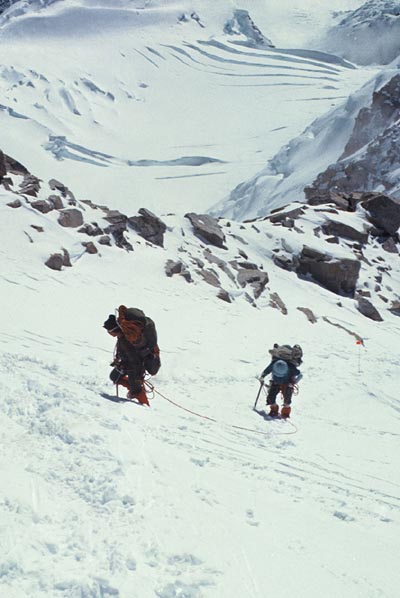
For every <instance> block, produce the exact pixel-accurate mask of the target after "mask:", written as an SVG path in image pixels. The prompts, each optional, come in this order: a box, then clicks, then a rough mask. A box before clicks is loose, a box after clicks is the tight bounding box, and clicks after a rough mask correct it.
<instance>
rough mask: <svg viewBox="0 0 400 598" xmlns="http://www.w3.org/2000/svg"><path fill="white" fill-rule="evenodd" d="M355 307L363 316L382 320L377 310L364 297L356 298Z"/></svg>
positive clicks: (377, 320) (376, 320)
mask: <svg viewBox="0 0 400 598" xmlns="http://www.w3.org/2000/svg"><path fill="white" fill-rule="evenodd" d="M357 309H358V311H359V312H360V313H361V314H362V315H363V316H365V317H367V318H369V319H370V320H374V321H375V322H383V318H382V316H381V315H380V313H379V311H378V310H377V309H376V307H374V306H373V305H372V303H371V302H370V301H368V299H365V297H359V298H358V300H357Z"/></svg>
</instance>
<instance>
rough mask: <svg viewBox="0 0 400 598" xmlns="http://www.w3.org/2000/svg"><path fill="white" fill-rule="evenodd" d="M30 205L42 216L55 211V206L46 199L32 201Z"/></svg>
mask: <svg viewBox="0 0 400 598" xmlns="http://www.w3.org/2000/svg"><path fill="white" fill-rule="evenodd" d="M30 205H31V206H32V208H34V209H35V210H38V212H41V213H42V214H47V213H48V212H51V211H52V210H53V209H54V207H53V205H52V204H51V203H50V202H48V201H46V200H44V199H36V200H35V201H31V204H30Z"/></svg>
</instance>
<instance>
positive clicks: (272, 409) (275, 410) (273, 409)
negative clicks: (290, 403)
mask: <svg viewBox="0 0 400 598" xmlns="http://www.w3.org/2000/svg"><path fill="white" fill-rule="evenodd" d="M269 408H270V412H269V413H268V415H269V416H270V417H277V416H278V415H279V406H278V405H276V403H274V404H273V405H270V406H269Z"/></svg>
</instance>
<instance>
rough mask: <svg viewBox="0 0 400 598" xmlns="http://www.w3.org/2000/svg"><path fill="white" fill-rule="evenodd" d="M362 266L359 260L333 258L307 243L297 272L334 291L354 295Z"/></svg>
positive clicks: (339, 293)
mask: <svg viewBox="0 0 400 598" xmlns="http://www.w3.org/2000/svg"><path fill="white" fill-rule="evenodd" d="M360 267H361V264H360V262H359V261H358V260H353V259H346V258H343V259H338V258H333V257H332V256H331V255H327V254H324V253H321V252H319V251H317V250H316V249H312V248H310V247H307V246H306V245H305V246H304V247H303V249H302V252H301V254H300V255H299V256H298V265H297V267H296V272H297V274H298V275H300V276H301V277H305V278H308V277H311V278H312V279H313V280H315V281H316V282H318V283H319V284H320V285H321V286H323V287H325V288H326V289H328V290H329V291H332V292H333V293H336V294H338V295H350V296H351V297H353V296H354V292H355V289H356V284H357V280H358V274H359V272H360Z"/></svg>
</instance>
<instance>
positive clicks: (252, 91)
mask: <svg viewBox="0 0 400 598" xmlns="http://www.w3.org/2000/svg"><path fill="white" fill-rule="evenodd" d="M245 4H246V3H245ZM251 4H252V3H249V2H248V3H247V5H248V6H247V7H246V10H248V13H249V15H248V17H247V16H245V15H244V13H243V12H241V13H239V14H240V15H241V17H240V19H239V21H240V22H239V21H238V12H237V11H238V8H237V7H236V6H235V5H234V4H233V3H232V2H230V1H228V0H227V1H226V2H225V1H223V2H215V3H204V2H201V1H199V0H196V1H191V0H184V1H183V0H182V1H180V2H155V1H152V2H147V3H146V2H143V1H141V2H139V1H136V2H131V1H128V0H124V1H122V0H121V1H120V2H118V3H115V2H111V1H110V0H107V1H105V0H102V1H101V2H100V1H97V0H96V1H95V0H85V1H83V0H82V1H75V2H72V3H71V2H60V1H57V2H53V3H51V4H50V5H48V6H47V5H45V3H38V2H34V3H31V4H28V5H27V4H26V3H22V5H21V3H16V4H15V5H13V7H12V8H11V9H10V11H8V12H6V13H4V14H3V17H2V19H1V18H0V43H1V47H2V64H1V67H0V93H1V98H2V99H1V101H0V122H1V127H2V143H1V148H2V149H3V151H5V152H6V153H8V154H9V155H11V156H15V157H18V159H19V160H21V161H22V162H23V163H24V164H26V165H27V167H28V168H29V169H30V170H31V171H32V172H35V174H36V175H37V176H39V177H41V178H43V179H44V180H46V179H47V180H49V179H50V178H57V179H60V180H62V181H64V182H65V184H67V185H68V186H70V187H71V188H72V187H73V188H74V190H75V192H76V193H77V195H78V196H80V197H82V198H85V199H89V200H91V201H94V202H96V203H106V204H109V198H110V197H113V204H114V206H115V207H116V208H119V209H121V210H125V208H126V204H127V202H128V203H129V206H130V207H131V208H135V209H138V208H140V207H142V206H146V207H148V208H149V209H152V210H154V211H156V212H159V211H160V210H159V206H160V205H165V209H166V210H171V211H179V212H180V213H185V212H186V211H187V210H188V209H192V210H195V211H199V212H200V211H205V210H207V209H208V208H209V207H211V206H212V205H214V204H215V203H216V202H217V201H219V200H221V199H223V198H224V197H225V196H226V195H227V194H228V193H229V192H230V191H231V189H232V188H233V187H235V186H236V185H237V184H239V183H241V182H242V181H244V180H246V179H248V178H249V177H251V176H253V175H254V173H255V172H257V171H258V170H259V169H260V168H261V167H262V166H263V165H264V164H265V163H266V162H267V161H268V159H269V158H272V156H273V155H274V154H275V153H276V152H277V151H278V150H279V148H280V147H281V146H282V144H284V143H287V142H288V141H289V140H290V139H291V138H293V137H295V136H296V135H298V134H300V133H301V131H303V130H304V128H305V127H306V126H307V125H308V124H309V123H310V121H312V120H313V119H314V118H315V117H316V116H318V115H322V114H324V113H325V112H326V110H327V109H328V108H330V107H332V106H337V105H338V104H340V103H341V102H342V101H343V98H344V97H347V95H348V94H349V93H350V92H352V91H354V90H355V89H357V88H358V87H359V86H360V85H361V84H362V83H364V82H365V81H366V79H368V78H369V77H370V75H371V72H370V71H369V70H365V69H355V68H354V67H353V66H352V65H351V64H349V63H348V62H346V61H344V60H343V59H341V58H338V57H335V56H333V55H329V54H326V53H321V52H314V51H308V50H307V49H304V48H300V49H291V50H288V49H286V48H287V47H289V48H296V46H295V43H294V42H295V41H296V39H295V31H296V29H295V28H293V33H292V31H291V30H289V31H288V34H287V45H286V48H282V47H281V48H277V47H275V48H269V45H268V41H266V40H271V42H272V43H273V44H275V45H276V42H275V40H274V31H273V30H272V31H269V30H266V29H265V28H264V26H262V27H261V26H258V25H257V22H256V21H254V20H253V18H252V15H253V14H257V16H258V14H259V13H260V12H262V10H261V7H262V6H264V2H261V1H260V2H254V3H253V5H252V6H253V8H254V10H253V8H251V6H250V5H251ZM243 10H245V9H244V8H243V9H242V11H243ZM270 10H271V9H270ZM24 11H25V12H24ZM235 11H236V12H235ZM289 14H290V13H289ZM235 15H236V16H235ZM295 17H296V15H295V16H294V17H292V18H291V20H287V22H286V27H290V24H291V23H295V22H296V20H295ZM275 22H276V20H275ZM252 23H253V25H252ZM260 31H261V33H260ZM260 35H262V36H263V37H262V38H260ZM281 36H282V33H281ZM260 39H262V42H260ZM20 139H24V143H23V144H21V143H20ZM205 188H206V189H207V191H206V192H205ZM189 195H190V200H189ZM166 197H168V202H166V199H165V198H166Z"/></svg>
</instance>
